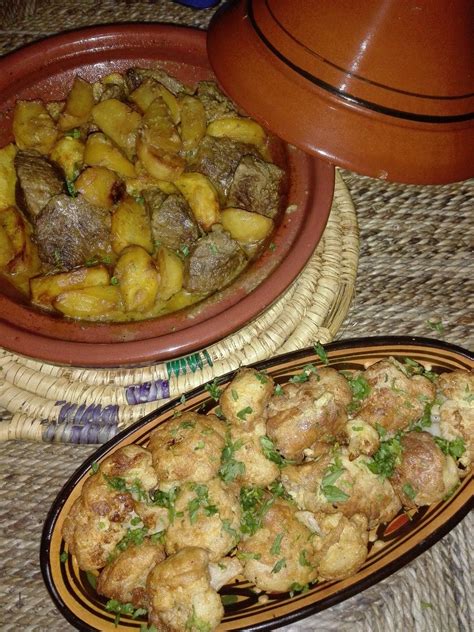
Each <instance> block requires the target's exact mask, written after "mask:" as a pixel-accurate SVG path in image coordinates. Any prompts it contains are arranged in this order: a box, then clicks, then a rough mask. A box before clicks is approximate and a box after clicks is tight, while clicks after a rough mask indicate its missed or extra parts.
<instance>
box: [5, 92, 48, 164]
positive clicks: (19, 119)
mask: <svg viewBox="0 0 474 632" xmlns="http://www.w3.org/2000/svg"><path fill="white" fill-rule="evenodd" d="M13 134H14V136H15V142H16V144H17V146H18V147H19V149H36V150H37V151H39V152H41V153H42V154H49V152H50V151H51V149H52V148H53V146H54V143H55V142H56V139H57V137H58V130H57V129H56V125H55V124H54V121H53V119H52V118H51V117H50V115H49V113H48V111H47V109H46V108H45V106H44V104H43V103H42V102H41V101H17V102H16V104H15V110H14V112H13Z"/></svg>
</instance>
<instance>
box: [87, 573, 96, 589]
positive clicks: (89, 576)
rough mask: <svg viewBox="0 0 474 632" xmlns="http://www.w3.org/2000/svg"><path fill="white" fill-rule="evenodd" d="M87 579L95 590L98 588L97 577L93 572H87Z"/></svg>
mask: <svg viewBox="0 0 474 632" xmlns="http://www.w3.org/2000/svg"><path fill="white" fill-rule="evenodd" d="M86 577H87V581H88V582H89V584H90V585H91V586H92V588H93V589H94V590H96V588H97V575H94V573H93V572H92V571H86Z"/></svg>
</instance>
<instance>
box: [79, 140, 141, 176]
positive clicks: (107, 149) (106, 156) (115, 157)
mask: <svg viewBox="0 0 474 632" xmlns="http://www.w3.org/2000/svg"><path fill="white" fill-rule="evenodd" d="M84 163H85V164H86V165H91V166H92V167H107V169H112V171H116V172H117V173H118V174H119V175H121V176H123V177H129V178H133V177H135V175H136V173H135V167H134V166H133V163H131V162H130V161H129V160H128V159H127V158H126V157H125V156H124V155H123V153H122V152H121V151H120V149H119V148H118V147H115V145H114V144H113V143H112V141H110V140H109V139H108V138H107V137H106V136H105V134H101V133H100V132H98V133H96V134H91V135H90V136H89V137H88V139H87V142H86V149H85V152H84Z"/></svg>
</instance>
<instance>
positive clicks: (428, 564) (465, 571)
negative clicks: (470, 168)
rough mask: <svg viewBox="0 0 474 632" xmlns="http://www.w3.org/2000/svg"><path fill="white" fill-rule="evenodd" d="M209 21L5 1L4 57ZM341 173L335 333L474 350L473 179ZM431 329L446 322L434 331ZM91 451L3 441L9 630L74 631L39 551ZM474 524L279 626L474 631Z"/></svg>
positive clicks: (141, 8) (0, 509)
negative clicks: (412, 181) (342, 222)
mask: <svg viewBox="0 0 474 632" xmlns="http://www.w3.org/2000/svg"><path fill="white" fill-rule="evenodd" d="M212 14H213V10H204V11H193V10H192V9H189V8H186V7H183V6H181V5H179V4H175V3H173V2H171V1H170V0H161V1H157V2H145V1H138V0H137V1H134V0H122V1H119V0H116V1H113V0H103V1H101V2H97V1H95V0H79V2H77V3H67V2H64V1H63V0H9V1H8V2H7V1H1V2H0V51H3V52H8V51H9V50H12V49H13V48H16V47H18V46H20V45H22V44H24V43H26V42H29V41H33V40H35V39H39V38H42V37H44V36H46V35H48V34H51V33H55V32H58V31H62V30H66V29H71V28H77V27H80V26H87V25H91V24H94V23H111V22H118V21H138V20H140V21H145V20H147V21H161V22H172V23H180V24H188V25H193V26H198V27H202V28H205V27H206V25H207V24H208V21H209V19H210V17H211V15H212ZM342 175H343V178H344V181H345V184H346V186H347V187H348V189H349V191H350V195H351V197H352V200H353V202H354V204H355V207H356V210H357V219H358V223H359V227H360V258H359V267H358V276H357V283H356V288H355V297H354V299H353V302H352V305H351V308H350V310H349V312H348V315H347V316H346V318H345V320H344V322H343V323H342V326H341V327H340V329H339V331H338V333H337V337H340V338H349V337H354V336H370V335H384V334H400V335H422V336H432V337H435V338H440V339H443V340H446V341H448V342H452V343H456V344H460V345H463V346H464V347H468V348H472V347H474V326H473V325H474V317H473V314H474V298H473V297H474V260H473V257H472V249H473V248H472V247H473V242H474V239H473V238H474V226H473V221H472V217H473V207H474V204H473V199H474V183H473V182H472V181H468V182H463V183H458V184H452V185H446V186H430V187H423V186H404V185H398V184H390V183H386V182H381V181H378V180H373V179H370V178H365V177H362V176H359V175H357V174H355V173H350V172H342ZM429 323H432V324H433V323H439V325H438V326H437V327H436V330H433V329H432V324H431V325H430V324H429ZM9 415H10V414H9ZM93 451H94V447H93V446H86V445H67V444H64V443H28V442H21V441H7V442H4V443H0V526H1V530H0V555H1V559H2V573H1V575H0V629H1V630H2V631H3V630H6V631H12V632H13V631H15V632H16V630H18V629H21V630H27V631H29V630H32V631H40V632H46V631H48V632H49V631H52V632H63V631H69V630H72V629H73V628H72V627H71V626H70V625H69V624H67V623H66V622H65V620H64V619H63V618H62V617H61V615H60V614H59V612H58V611H57V610H56V608H55V607H54V605H53V604H52V602H51V600H50V599H49V598H48V596H47V593H46V589H45V588H44V585H43V582H42V579H41V573H40V568H39V563H38V548H39V542H40V536H41V528H42V524H43V521H44V518H45V516H46V513H47V510H48V509H49V507H50V505H51V503H52V501H53V500H54V497H55V496H56V494H57V493H58V491H59V489H60V488H61V486H62V485H63V484H64V482H65V481H66V480H67V478H68V476H69V475H70V474H72V472H73V471H74V470H75V469H76V467H78V466H79V465H80V464H81V462H82V461H83V460H84V459H85V458H86V457H87V456H88V455H90V454H91V453H92V452H93ZM472 528H473V524H472V517H468V518H466V519H465V520H464V521H463V522H462V523H461V524H460V525H458V526H457V527H456V528H455V529H453V530H452V531H451V533H450V534H449V535H447V536H446V537H444V538H443V539H442V540H441V541H440V542H439V543H438V544H436V545H435V546H433V547H432V548H431V549H430V550H429V551H427V552H426V553H424V554H423V555H421V556H420V557H418V558H417V559H416V560H415V561H413V562H412V563H410V564H409V565H408V566H406V567H405V568H404V569H402V570H400V571H398V572H397V573H395V574H394V575H392V576H391V577H389V578H387V579H386V580H384V581H383V582H381V583H379V584H377V585H376V586H373V587H372V588H370V589H367V590H365V591H364V592H362V593H360V594H359V595H357V596H354V597H353V598H351V599H349V600H347V601H345V602H344V603H342V604H339V605H337V606H334V607H332V608H330V609H328V610H326V611H323V612H321V613H319V614H317V615H314V616H312V617H309V618H306V619H304V620H303V621H300V622H298V623H295V624H293V625H291V626H287V627H286V628H282V630H284V632H306V631H308V632H316V631H318V632H336V631H338V632H346V631H351V632H468V631H469V630H472V629H473V624H472V622H473V620H474V614H473V606H472V604H473V603H474V599H473V594H472V577H471V572H472V571H471V569H472V566H473V556H472V547H471V545H470V542H471V540H472Z"/></svg>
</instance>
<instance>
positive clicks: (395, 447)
mask: <svg viewBox="0 0 474 632" xmlns="http://www.w3.org/2000/svg"><path fill="white" fill-rule="evenodd" d="M400 437H401V433H400V432H398V433H397V434H396V435H395V436H394V437H393V438H392V439H388V440H387V441H382V443H381V444H380V447H379V449H378V450H377V452H376V453H375V454H374V455H373V456H372V460H371V461H369V462H368V463H367V467H368V468H369V470H370V471H371V472H372V473H373V474H378V475H379V476H383V477H384V478H390V476H392V474H393V472H394V470H395V468H396V466H397V465H398V464H399V463H400V459H401V455H402V444H401V443H400Z"/></svg>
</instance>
